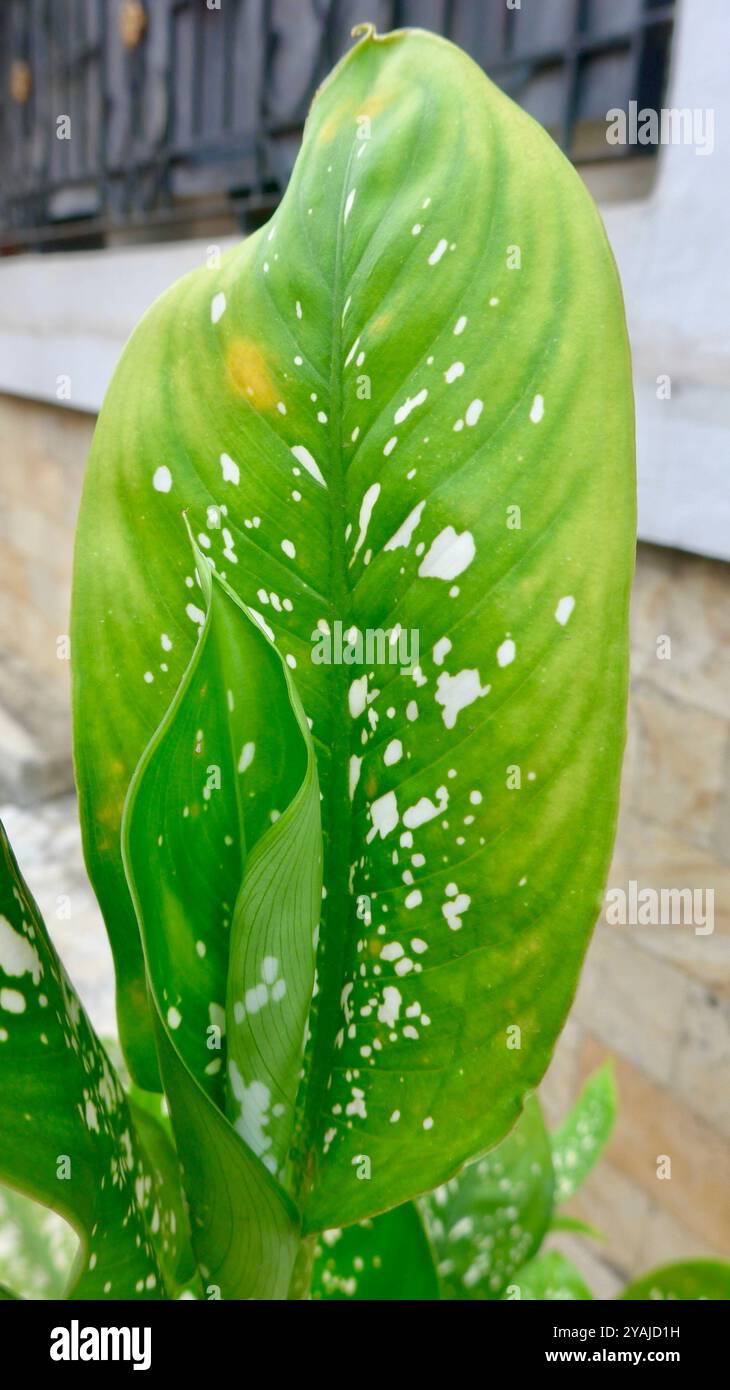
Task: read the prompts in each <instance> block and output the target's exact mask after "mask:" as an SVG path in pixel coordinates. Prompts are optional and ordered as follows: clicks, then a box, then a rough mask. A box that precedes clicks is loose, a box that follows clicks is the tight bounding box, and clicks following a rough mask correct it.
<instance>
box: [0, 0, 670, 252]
mask: <svg viewBox="0 0 730 1390" xmlns="http://www.w3.org/2000/svg"><path fill="white" fill-rule="evenodd" d="M509 3H510V0H370V3H368V2H367V0H220V8H216V7H215V0H145V3H142V0H4V3H3V5H2V8H1V9H0V252H3V251H4V252H5V253H7V252H9V251H14V250H19V249H23V248H26V247H33V246H34V247H41V248H43V247H54V248H59V247H74V246H87V247H88V246H90V245H101V244H103V243H104V241H105V240H107V239H109V238H110V237H117V238H118V237H120V236H126V237H130V236H134V235H138V236H141V237H143V238H150V237H153V236H155V237H156V236H162V235H171V234H172V235H176V236H179V235H184V234H186V233H193V232H197V231H200V230H201V228H203V227H204V226H206V225H210V219H211V218H223V219H227V220H228V223H229V224H230V225H233V224H234V222H235V221H238V222H239V223H241V224H243V225H255V223H256V222H257V221H260V220H261V219H262V218H263V217H264V216H268V213H269V212H270V210H271V209H272V208H273V207H274V206H275V204H276V202H277V201H278V199H279V197H280V196H281V193H282V191H283V189H284V188H285V186H286V182H287V179H288V177H289V173H290V171H291V167H292V164H293V161H294V158H295V155H296V151H297V149H298V146H299V141H300V137H301V129H302V124H303V121H304V116H305V114H306V110H307V107H308V105H309V102H310V100H311V97H312V95H313V93H314V90H315V89H316V87H317V85H318V83H319V81H320V80H321V79H322V77H323V76H324V74H325V73H326V72H327V71H328V70H329V68H330V67H331V66H332V64H333V63H334V62H335V61H336V59H337V58H338V57H339V56H340V54H341V53H342V52H344V50H345V49H346V48H347V46H348V44H349V42H350V39H349V35H350V30H351V28H352V25H353V24H354V23H357V22H358V21H362V20H363V18H368V19H371V20H372V21H373V22H374V23H375V24H376V25H377V27H378V29H379V30H381V31H383V30H387V29H390V28H397V27H401V26H404V25H409V24H418V25H420V26H421V27H424V28H430V29H433V30H435V31H437V32H440V33H442V34H445V35H447V36H448V37H449V38H452V39H454V40H455V41H456V42H457V43H459V44H461V46H462V47H463V48H465V49H466V50H467V51H468V52H469V53H471V55H472V56H473V57H474V58H475V59H476V61H477V62H479V63H480V64H481V65H482V66H483V67H484V68H485V70H486V71H487V72H488V73H489V74H490V76H491V77H493V79H494V80H495V81H496V82H498V83H499V84H500V85H501V86H502V87H503V88H504V90H505V91H507V92H508V93H509V95H510V96H512V97H513V98H514V99H515V100H517V101H519V102H520V103H521V104H522V105H523V106H525V108H526V109H527V110H528V111H530V112H531V114H532V115H534V116H535V117H536V118H537V119H538V120H540V121H541V122H542V123H543V124H544V125H545V126H546V127H547V128H548V129H549V130H550V132H551V134H552V135H553V136H554V138H555V139H556V140H557V141H558V142H559V143H560V144H561V145H562V147H563V149H564V150H565V151H566V153H567V154H568V155H569V156H570V157H571V158H572V159H574V160H576V161H579V160H585V159H599V158H608V157H615V156H617V155H619V156H631V155H637V154H647V153H651V147H646V146H639V147H635V146H633V147H632V146H628V147H622V146H609V145H607V143H606V140H605V129H606V124H605V115H606V111H607V110H608V109H609V108H610V107H622V108H626V107H627V104H628V102H629V101H630V100H637V101H638V102H639V104H640V106H653V107H657V106H659V104H660V102H661V97H662V93H663V90H664V84H665V77H666V70H667V64H668V56H669V46H670V39H671V30H672V20H673V12H674V3H657V0H521V3H520V5H519V7H518V8H508V5H509ZM512 4H516V0H512ZM64 117H65V118H67V121H68V123H70V124H68V125H67V126H66V127H65V128H66V129H67V130H70V137H71V138H69V139H64V138H59V136H60V135H61V129H62V128H61V127H59V121H61V119H62V118H64Z"/></svg>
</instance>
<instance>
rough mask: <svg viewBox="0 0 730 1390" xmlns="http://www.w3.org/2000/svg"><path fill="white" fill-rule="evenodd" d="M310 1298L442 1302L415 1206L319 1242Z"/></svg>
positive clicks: (408, 1205)
mask: <svg viewBox="0 0 730 1390" xmlns="http://www.w3.org/2000/svg"><path fill="white" fill-rule="evenodd" d="M311 1297H312V1298H314V1299H337V1300H347V1299H362V1300H365V1301H367V1302H378V1303H380V1302H383V1301H386V1300H391V1299H395V1300H399V1301H404V1302H413V1301H416V1300H429V1301H434V1300H436V1299H439V1298H440V1297H441V1290H440V1285H439V1280H438V1276H437V1274H436V1269H435V1266H434V1253H433V1250H432V1248H431V1245H430V1243H429V1240H428V1237H427V1235H426V1232H425V1230H424V1224H423V1218H422V1216H421V1213H420V1211H419V1209H418V1204H417V1203H415V1202H404V1203H403V1205H402V1206H400V1207H394V1208H393V1210H392V1211H386V1212H384V1213H383V1215H382V1216H375V1217H369V1218H367V1219H366V1220H365V1221H359V1222H358V1223H357V1224H356V1225H355V1226H346V1227H345V1229H344V1230H342V1229H339V1230H333V1231H323V1232H322V1234H321V1235H320V1236H318V1237H317V1246H316V1254H315V1263H314V1272H313V1276H312V1285H311Z"/></svg>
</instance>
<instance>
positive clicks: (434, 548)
mask: <svg viewBox="0 0 730 1390" xmlns="http://www.w3.org/2000/svg"><path fill="white" fill-rule="evenodd" d="M475 554H476V547H475V545H474V537H473V536H472V534H471V531H462V532H461V534H457V532H456V531H455V530H454V528H453V526H446V527H445V528H444V530H443V531H440V532H439V534H438V536H436V539H435V540H433V541H432V542H431V545H430V547H429V549H428V551H427V553H426V555H425V556H424V558H423V559H422V561H421V564H420V565H419V568H418V573H419V575H420V576H421V578H422V579H455V578H456V576H457V575H458V574H463V572H464V570H465V569H467V568H468V566H469V565H470V564H471V562H472V560H473V559H474V556H475Z"/></svg>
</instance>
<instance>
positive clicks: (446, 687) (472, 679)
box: [436, 669, 491, 729]
mask: <svg viewBox="0 0 730 1390" xmlns="http://www.w3.org/2000/svg"><path fill="white" fill-rule="evenodd" d="M436 687H437V689H436V703H437V704H439V705H442V706H443V720H444V724H445V725H446V728H447V729H453V727H454V725H455V723H456V720H457V717H458V715H459V714H460V713H461V711H462V710H463V709H466V707H467V706H468V705H471V704H473V703H474V701H475V700H479V699H481V698H482V697H483V696H484V695H488V694H489V691H490V690H491V686H489V685H484V686H483V685H482V683H481V681H480V679H479V672H478V671H476V670H472V669H467V670H464V671H459V672H458V673H457V674H456V675H455V676H450V675H449V674H448V672H447V671H442V672H441V675H440V676H439V677H438V679H437V681H436Z"/></svg>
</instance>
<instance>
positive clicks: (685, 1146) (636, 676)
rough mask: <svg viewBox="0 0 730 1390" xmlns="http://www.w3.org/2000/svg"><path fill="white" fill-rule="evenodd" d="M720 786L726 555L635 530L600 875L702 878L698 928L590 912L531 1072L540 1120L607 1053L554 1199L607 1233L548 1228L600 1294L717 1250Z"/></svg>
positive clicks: (721, 1177)
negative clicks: (576, 976)
mask: <svg viewBox="0 0 730 1390" xmlns="http://www.w3.org/2000/svg"><path fill="white" fill-rule="evenodd" d="M667 638H669V640H670V644H671V645H670V646H668V644H667V641H666V639H667ZM660 654H661V655H660ZM729 800H730V566H728V565H726V564H723V563H721V562H717V561H712V560H703V559H698V558H697V557H694V556H690V555H684V554H681V553H680V552H678V551H669V550H660V549H656V548H654V547H652V546H646V545H644V546H640V547H639V554H638V563H637V572H636V582H635V586H634V597H633V610H632V683H631V703H630V709H629V737H628V744H627V751H626V760H625V764H624V776H623V789H622V804H621V814H620V817H619V828H618V837H617V842H616V850H615V854H614V861H613V864H612V867H611V871H610V874H609V888H612V887H613V888H623V889H624V891H625V892H628V885H629V882H630V881H631V880H634V881H635V882H636V884H637V885H638V887H639V888H647V887H649V888H654V889H657V890H659V889H661V888H667V889H669V888H692V889H701V890H703V893H706V891H707V890H708V889H712V890H713V891H714V931H713V932H712V933H711V934H702V933H698V932H697V931H696V930H695V929H694V928H693V926H691V925H676V924H675V925H663V926H661V925H652V926H649V925H647V926H639V925H636V926H631V925H626V926H620V925H609V924H608V923H607V921H606V913H605V912H604V916H603V919H602V920H601V922H600V923H599V925H598V927H597V930H596V933H595V936H594V938H593V943H592V945H591V947H590V950H589V952H588V957H587V960H586V965H585V970H584V973H583V976H582V979H581V983H580V986H579V989H578V993H577V996H576V999H575V1003H574V1006H573V1009H572V1011H571V1015H570V1018H569V1021H568V1025H567V1027H566V1029H565V1031H564V1033H563V1036H562V1038H561V1040H560V1043H559V1045H558V1049H557V1052H556V1055H555V1057H554V1060H553V1063H552V1066H551V1068H550V1071H549V1073H548V1076H547V1077H546V1079H545V1082H544V1083H543V1088H542V1090H543V1098H544V1101H545V1104H546V1108H547V1110H548V1113H549V1115H550V1117H551V1119H552V1121H553V1122H555V1121H556V1120H557V1119H559V1118H560V1117H561V1116H562V1114H563V1113H564V1112H565V1110H566V1109H567V1108H568V1106H569V1104H570V1101H571V1099H572V1098H573V1097H574V1096H575V1094H576V1092H577V1090H578V1088H579V1086H580V1084H581V1081H582V1080H583V1079H584V1078H585V1076H586V1075H587V1074H588V1073H589V1072H590V1071H591V1070H592V1069H593V1068H594V1067H595V1066H597V1065H598V1064H599V1063H600V1062H601V1061H602V1060H604V1059H605V1058H606V1057H609V1056H611V1057H613V1058H614V1059H615V1069H616V1077H617V1081H618V1088H619V1103H620V1110H619V1120H618V1124H617V1126H616V1130H615V1134H614V1137H613V1140H612V1142H611V1144H610V1146H609V1149H608V1151H607V1155H606V1157H605V1158H604V1159H603V1161H602V1162H601V1164H600V1166H599V1167H598V1168H597V1169H595V1170H594V1172H593V1174H592V1175H591V1177H590V1178H589V1180H588V1182H587V1183H586V1186H585V1187H584V1188H583V1190H582V1191H581V1193H579V1194H578V1195H577V1196H576V1197H575V1198H574V1200H573V1202H572V1203H571V1204H570V1205H569V1207H568V1208H567V1210H568V1211H570V1212H572V1214H573V1215H575V1216H579V1217H581V1218H582V1219H583V1220H586V1221H588V1222H590V1223H591V1224H593V1225H596V1226H598V1227H599V1228H600V1229H601V1230H602V1231H604V1232H605V1234H606V1241H605V1243H604V1244H603V1246H602V1247H593V1253H592V1254H587V1252H586V1242H584V1241H582V1240H580V1241H579V1240H573V1239H572V1238H570V1239H568V1238H566V1237H564V1236H563V1237H560V1239H559V1240H558V1239H556V1240H555V1243H556V1244H557V1245H559V1247H560V1248H561V1249H563V1250H564V1251H565V1253H566V1254H570V1255H571V1256H572V1257H574V1258H575V1259H576V1261H577V1262H578V1263H580V1264H582V1266H583V1267H584V1268H585V1270H586V1272H587V1273H588V1275H589V1277H590V1279H591V1282H592V1284H593V1286H594V1287H595V1289H596V1291H597V1292H599V1291H600V1292H602V1293H603V1296H604V1297H611V1296H612V1295H613V1294H614V1292H615V1291H616V1290H617V1289H618V1287H619V1286H620V1285H621V1284H622V1283H623V1282H624V1281H625V1279H626V1278H627V1277H628V1276H630V1275H633V1274H637V1273H639V1272H641V1271H643V1270H647V1269H649V1268H650V1267H651V1266H652V1265H656V1264H658V1263H661V1262H663V1261H665V1260H669V1259H679V1258H682V1257H684V1256H690V1255H701V1254H705V1255H710V1256H712V1255H715V1256H717V1255H720V1256H724V1257H725V1258H727V1257H728V1255H729V1254H730V837H729V836H728V824H729V820H730V818H729V816H728V810H729V805H728V803H729ZM577 848H579V847H577ZM637 915H638V914H637ZM659 1155H668V1156H669V1157H670V1159H671V1177H669V1178H660V1177H658V1176H657V1159H658V1157H659Z"/></svg>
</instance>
